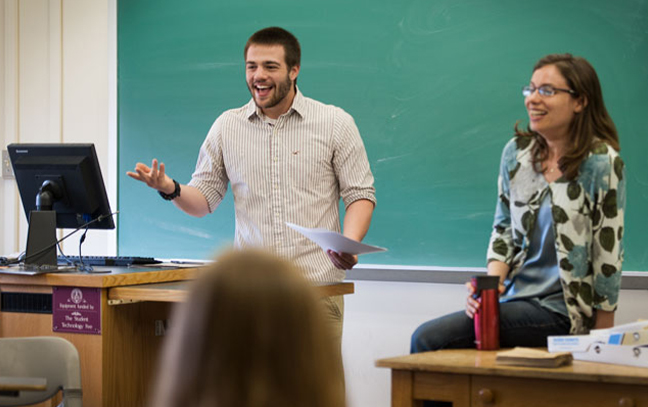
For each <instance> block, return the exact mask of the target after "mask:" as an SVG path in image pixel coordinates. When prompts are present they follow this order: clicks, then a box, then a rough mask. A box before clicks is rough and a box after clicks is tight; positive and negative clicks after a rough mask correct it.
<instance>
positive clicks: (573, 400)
mask: <svg viewBox="0 0 648 407" xmlns="http://www.w3.org/2000/svg"><path fill="white" fill-rule="evenodd" d="M489 399H491V400H490V401H489ZM471 401H472V402H471V406H472V407H494V406H497V407H520V406H524V407H550V406H569V407H592V406H596V407H607V406H609V407H648V387H647V386H639V385H622V384H613V383H596V382H575V381H559V380H542V379H527V378H514V377H485V376H473V377H472V381H471Z"/></svg>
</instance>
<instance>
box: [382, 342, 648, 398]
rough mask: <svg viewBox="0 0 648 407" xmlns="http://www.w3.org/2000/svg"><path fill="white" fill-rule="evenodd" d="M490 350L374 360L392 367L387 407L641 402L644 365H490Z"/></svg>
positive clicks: (645, 390)
mask: <svg viewBox="0 0 648 407" xmlns="http://www.w3.org/2000/svg"><path fill="white" fill-rule="evenodd" d="M496 353H497V352H496V351H477V350H474V349H465V350H442V351H437V352H427V353H419V354H414V355H406V356H400V357H394V358H389V359H381V360H378V361H377V362H376V366H378V367H388V368H391V369H392V407H412V406H422V405H423V403H422V401H421V400H438V401H451V402H452V403H453V407H480V406H498V407H513V406H515V407H518V406H524V407H550V406H569V407H592V406H596V407H603V406H610V407H612V406H615V407H616V406H621V407H647V406H648V369H646V368H638V367H629V366H621V365H610V364H601V363H592V362H582V361H574V364H573V365H572V366H564V367H560V368H556V369H541V368H526V367H512V366H505V365H498V364H495V354H496Z"/></svg>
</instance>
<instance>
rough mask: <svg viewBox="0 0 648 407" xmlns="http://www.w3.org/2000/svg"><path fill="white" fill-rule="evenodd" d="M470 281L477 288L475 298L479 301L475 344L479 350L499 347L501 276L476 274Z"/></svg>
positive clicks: (476, 314)
mask: <svg viewBox="0 0 648 407" xmlns="http://www.w3.org/2000/svg"><path fill="white" fill-rule="evenodd" d="M470 283H471V284H472V286H473V287H474V288H475V293H474V294H473V298H475V299H476V300H477V301H479V303H480V305H479V309H478V310H477V312H476V313H475V316H474V321H475V344H476V345H477V349H479V350H497V349H499V330H500V326H499V290H498V287H499V277H497V276H474V277H472V278H471V280H470Z"/></svg>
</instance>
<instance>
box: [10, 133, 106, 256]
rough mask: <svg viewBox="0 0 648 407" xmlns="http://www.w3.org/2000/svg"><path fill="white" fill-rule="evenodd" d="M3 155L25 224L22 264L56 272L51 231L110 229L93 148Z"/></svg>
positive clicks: (41, 148) (25, 149) (27, 147)
mask: <svg viewBox="0 0 648 407" xmlns="http://www.w3.org/2000/svg"><path fill="white" fill-rule="evenodd" d="M7 149H8V150H9V157H10V158H11V164H12V166H13V171H14V175H15V177H16V183H17V184H18V190H19V191H20V196H21V198H22V203H23V207H24V208H25V215H27V219H28V220H29V232H28V237H27V250H26V257H25V264H30V265H38V266H41V265H51V266H56V228H73V229H76V228H79V227H82V226H83V227H85V225H86V224H87V227H88V228H91V229H114V228H115V223H114V221H113V217H112V215H111V210H110V204H109V202H108V196H107V195H106V188H105V186H104V182H103V177H102V176H101V169H100V167H99V160H98V159H97V154H96V152H95V148H94V144H10V145H8V146H7ZM92 220H96V221H95V222H92V223H89V224H88V222H91V221H92Z"/></svg>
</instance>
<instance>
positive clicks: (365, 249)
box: [286, 222, 387, 254]
mask: <svg viewBox="0 0 648 407" xmlns="http://www.w3.org/2000/svg"><path fill="white" fill-rule="evenodd" d="M286 225H288V226H289V227H290V228H292V229H294V230H296V231H297V232H299V233H301V234H302V235H304V236H306V237H307V238H309V239H310V240H312V241H313V242H315V243H317V244H318V245H319V246H320V247H321V248H322V249H323V250H325V251H326V250H329V249H330V250H333V251H335V252H338V253H349V254H365V253H374V252H384V251H387V249H385V248H384V247H378V246H371V245H368V244H364V243H360V242H358V241H355V240H353V239H349V238H348V237H346V236H344V235H342V234H340V233H337V232H332V231H330V230H326V229H309V228H305V227H303V226H299V225H295V224H294V223H289V222H286Z"/></svg>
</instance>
